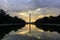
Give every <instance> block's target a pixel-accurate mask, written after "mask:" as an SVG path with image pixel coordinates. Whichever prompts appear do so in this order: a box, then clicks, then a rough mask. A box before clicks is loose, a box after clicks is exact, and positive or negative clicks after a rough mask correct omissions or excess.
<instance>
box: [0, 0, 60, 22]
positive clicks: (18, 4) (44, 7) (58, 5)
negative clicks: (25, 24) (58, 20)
mask: <svg viewBox="0 0 60 40" xmlns="http://www.w3.org/2000/svg"><path fill="white" fill-rule="evenodd" d="M0 9H4V10H5V11H6V13H9V15H11V16H18V17H19V18H21V17H22V18H23V19H24V20H27V19H28V16H29V14H30V13H31V14H32V16H33V17H32V21H35V19H37V18H42V17H44V16H50V15H52V16H57V15H59V14H60V0H0Z"/></svg>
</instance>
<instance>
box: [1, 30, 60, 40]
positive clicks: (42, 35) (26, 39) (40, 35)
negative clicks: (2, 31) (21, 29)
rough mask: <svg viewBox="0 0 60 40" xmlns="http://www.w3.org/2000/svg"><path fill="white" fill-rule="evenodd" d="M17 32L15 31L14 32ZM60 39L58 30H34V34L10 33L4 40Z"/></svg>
mask: <svg viewBox="0 0 60 40" xmlns="http://www.w3.org/2000/svg"><path fill="white" fill-rule="evenodd" d="M14 33H15V32H14ZM34 39H35V40H38V39H41V40H60V34H58V33H57V32H34V31H33V33H32V36H29V35H27V34H25V35H22V34H10V35H7V36H5V37H4V38H3V39H2V40H34Z"/></svg>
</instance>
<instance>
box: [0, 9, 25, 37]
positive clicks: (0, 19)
mask: <svg viewBox="0 0 60 40" xmlns="http://www.w3.org/2000/svg"><path fill="white" fill-rule="evenodd" d="M0 24H12V25H10V26H8V25H7V26H0V38H2V37H3V36H4V35H5V34H7V33H9V32H10V31H12V30H17V29H20V28H22V27H24V26H25V21H24V20H22V19H21V18H18V17H17V16H15V17H11V16H9V14H6V12H5V11H4V10H2V9H0ZM13 24H16V25H13Z"/></svg>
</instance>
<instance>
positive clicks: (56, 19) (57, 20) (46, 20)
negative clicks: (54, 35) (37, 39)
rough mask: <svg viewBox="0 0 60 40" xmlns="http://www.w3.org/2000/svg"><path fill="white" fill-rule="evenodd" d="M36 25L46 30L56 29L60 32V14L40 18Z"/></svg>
mask: <svg viewBox="0 0 60 40" xmlns="http://www.w3.org/2000/svg"><path fill="white" fill-rule="evenodd" d="M41 24H42V25H41ZM45 24H59V25H58V26H56V25H45ZM35 25H36V27H38V28H40V29H43V30H44V31H50V32H53V31H56V32H58V33H60V15H58V16H49V17H43V18H39V19H37V20H36V21H35Z"/></svg>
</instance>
